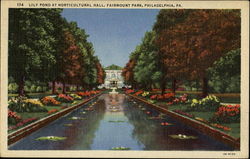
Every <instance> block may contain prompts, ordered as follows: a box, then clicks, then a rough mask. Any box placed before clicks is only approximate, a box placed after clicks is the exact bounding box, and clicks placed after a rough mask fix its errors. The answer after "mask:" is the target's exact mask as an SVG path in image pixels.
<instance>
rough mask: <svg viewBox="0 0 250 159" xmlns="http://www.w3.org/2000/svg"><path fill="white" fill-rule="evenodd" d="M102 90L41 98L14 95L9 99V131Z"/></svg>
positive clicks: (73, 104)
mask: <svg viewBox="0 0 250 159" xmlns="http://www.w3.org/2000/svg"><path fill="white" fill-rule="evenodd" d="M101 92H102V91H100V90H98V91H84V92H76V93H70V94H58V95H56V96H44V97H41V98H39V99H29V98H27V97H22V96H20V97H12V98H10V99H9V101H8V133H11V132H13V131H16V130H19V129H20V128H23V127H24V126H26V125H29V124H30V123H33V122H35V121H37V120H39V119H42V118H45V117H47V116H50V115H52V114H54V113H56V112H60V111H63V110H64V109H67V108H70V107H74V106H75V105H77V104H80V103H83V102H84V101H86V100H88V99H89V98H91V97H94V96H95V95H97V94H100V93H101Z"/></svg>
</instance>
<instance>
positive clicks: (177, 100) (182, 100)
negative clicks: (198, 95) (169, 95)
mask: <svg viewBox="0 0 250 159" xmlns="http://www.w3.org/2000/svg"><path fill="white" fill-rule="evenodd" d="M187 102H188V95H187V94H183V95H182V96H180V97H179V98H175V99H174V100H173V103H174V104H179V103H181V104H185V103H187Z"/></svg>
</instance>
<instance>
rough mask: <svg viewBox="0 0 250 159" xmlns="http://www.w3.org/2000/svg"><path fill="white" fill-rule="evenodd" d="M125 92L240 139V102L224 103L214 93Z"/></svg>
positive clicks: (131, 90) (129, 90) (130, 90)
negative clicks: (205, 94)
mask: <svg viewBox="0 0 250 159" xmlns="http://www.w3.org/2000/svg"><path fill="white" fill-rule="evenodd" d="M125 93H126V94H130V95H133V96H136V97H139V98H141V99H143V100H146V101H147V102H148V103H151V104H156V105H158V106H160V107H162V108H165V109H167V110H168V111H171V112H175V113H178V114H179V115H181V116H185V117H187V118H190V119H192V120H196V121H198V122H201V123H203V124H206V125H208V126H210V127H212V128H215V129H217V130H219V131H221V132H223V133H225V134H227V135H229V136H232V137H233V138H235V139H237V140H239V141H240V138H239V137H240V104H226V105H225V104H222V103H221V102H220V99H219V98H218V97H216V96H214V95H208V96H207V97H205V98H201V99H196V98H191V97H189V95H188V94H174V93H165V94H163V95H162V94H159V93H154V92H147V91H143V90H137V91H136V90H133V89H127V90H126V91H125Z"/></svg>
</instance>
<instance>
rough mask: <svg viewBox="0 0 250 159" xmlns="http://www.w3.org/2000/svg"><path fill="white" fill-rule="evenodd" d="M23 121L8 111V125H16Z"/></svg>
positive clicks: (14, 113)
mask: <svg viewBox="0 0 250 159" xmlns="http://www.w3.org/2000/svg"><path fill="white" fill-rule="evenodd" d="M20 120H21V117H20V116H19V115H17V114H16V112H13V111H11V110H8V123H9V124H16V123H17V122H19V121H20Z"/></svg>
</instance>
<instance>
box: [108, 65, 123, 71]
mask: <svg viewBox="0 0 250 159" xmlns="http://www.w3.org/2000/svg"><path fill="white" fill-rule="evenodd" d="M121 69H122V67H120V66H117V65H114V64H112V65H110V66H107V67H105V70H121Z"/></svg>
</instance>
